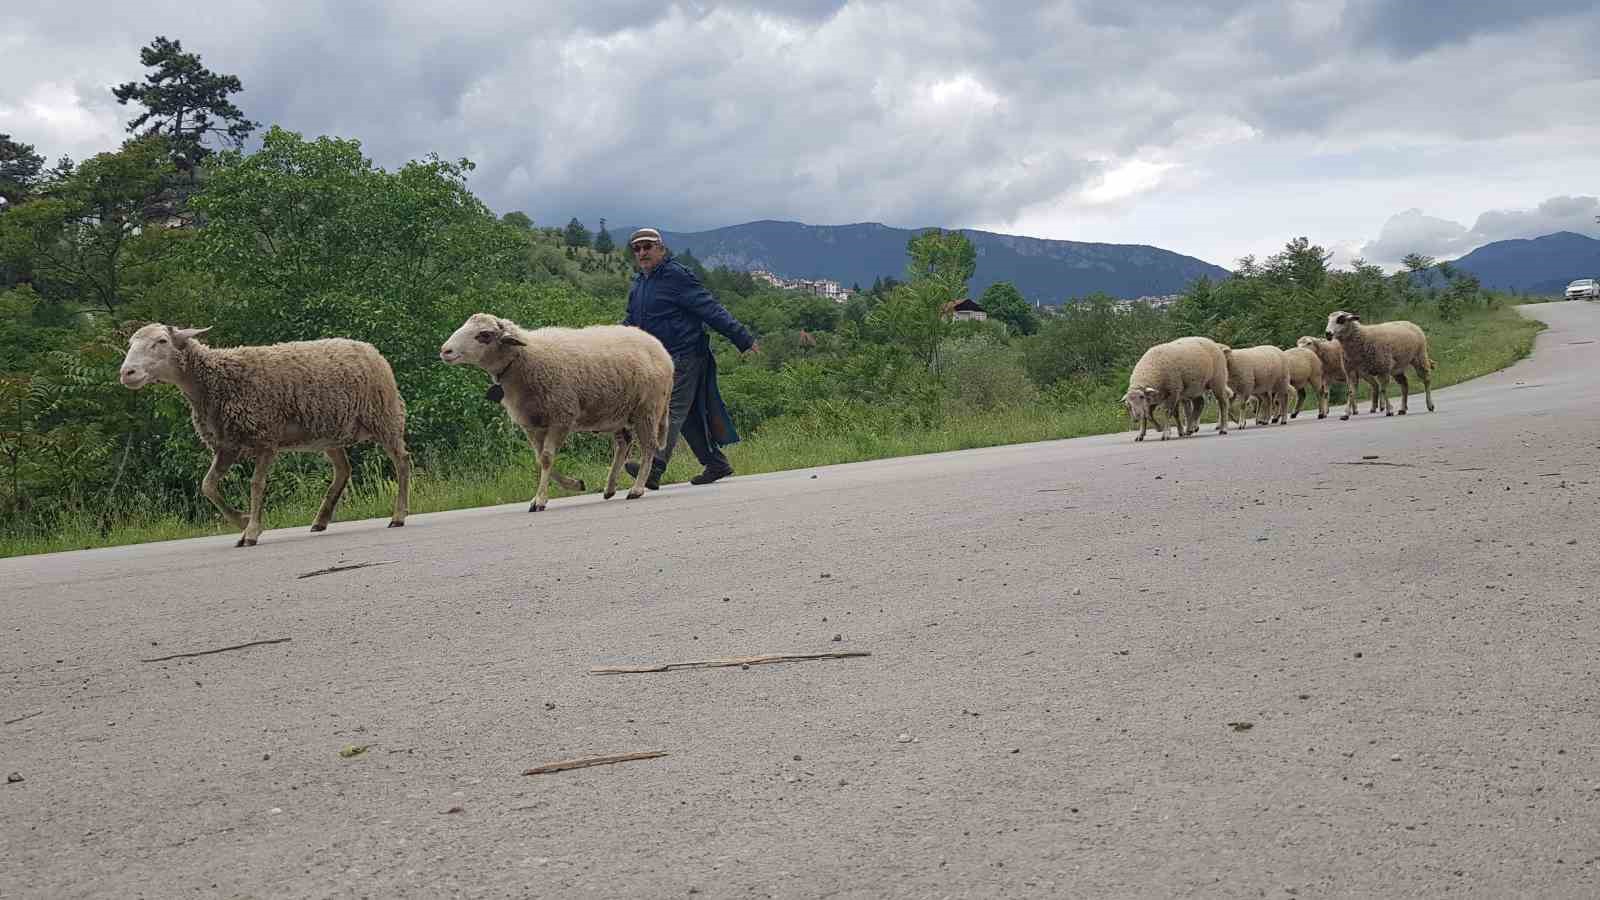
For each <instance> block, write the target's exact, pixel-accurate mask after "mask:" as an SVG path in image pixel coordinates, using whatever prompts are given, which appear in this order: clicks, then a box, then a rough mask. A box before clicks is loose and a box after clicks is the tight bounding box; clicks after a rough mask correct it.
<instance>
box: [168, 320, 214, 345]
mask: <svg viewBox="0 0 1600 900" xmlns="http://www.w3.org/2000/svg"><path fill="white" fill-rule="evenodd" d="M210 330H211V326H210V325H207V326H206V327H204V328H173V327H172V326H171V325H168V326H167V335H168V336H169V337H171V338H172V346H174V347H182V346H183V345H184V344H187V343H189V339H190V338H195V337H199V336H200V335H202V334H205V333H206V332H208V331H210Z"/></svg>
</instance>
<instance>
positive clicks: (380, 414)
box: [120, 322, 411, 547]
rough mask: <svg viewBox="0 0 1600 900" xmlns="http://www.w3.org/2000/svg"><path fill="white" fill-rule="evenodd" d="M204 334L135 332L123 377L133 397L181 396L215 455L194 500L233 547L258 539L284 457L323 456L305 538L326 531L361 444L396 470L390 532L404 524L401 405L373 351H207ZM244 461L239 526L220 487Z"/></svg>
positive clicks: (331, 342) (339, 343) (300, 347)
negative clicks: (212, 515)
mask: <svg viewBox="0 0 1600 900" xmlns="http://www.w3.org/2000/svg"><path fill="white" fill-rule="evenodd" d="M209 330H210V329H209V328H173V327H172V326H170V325H163V324H161V323H159V322H156V323H152V324H149V325H146V326H144V327H143V328H140V329H139V330H138V331H136V332H134V334H133V336H132V337H131V338H129V340H128V355H127V356H126V357H125V358H124V359H123V360H122V370H121V376H120V377H121V381H122V383H123V384H124V385H125V386H127V387H129V388H131V389H133V390H139V389H140V388H142V387H144V386H145V385H147V384H173V385H177V387H178V389H179V390H181V391H183V395H184V397H185V398H186V399H187V400H188V401H189V412H190V419H191V421H193V422H194V430H195V433H196V434H198V435H199V436H200V440H202V441H204V442H205V444H206V446H207V447H209V448H210V449H211V451H212V453H213V454H214V455H213V457H212V460H211V468H210V470H209V471H207V472H206V476H205V480H204V481H202V482H201V485H200V492H201V493H202V494H204V495H205V497H206V499H207V500H210V501H211V503H212V504H213V505H215V506H216V507H217V509H218V510H219V511H220V512H221V513H222V516H223V518H225V519H227V520H228V522H230V523H231V524H232V525H233V526H234V527H236V528H239V529H241V530H242V531H243V534H242V535H241V536H240V538H239V542H238V544H236V545H235V546H239V547H250V546H254V545H255V543H256V541H257V540H258V539H259V538H260V537H261V528H262V518H261V503H262V498H263V496H264V495H265V492H266V489H267V474H268V472H270V471H271V470H272V463H273V460H275V459H276V458H277V455H278V454H279V453H281V452H284V451H289V450H302V451H320V452H322V453H324V454H326V455H327V457H328V460H329V461H330V462H332V463H333V483H332V484H331V485H329V486H328V493H327V494H326V495H325V496H324V497H323V498H322V507H321V508H320V509H319V510H318V511H317V518H316V520H315V521H314V522H313V523H312V525H311V530H312V531H323V530H325V529H327V527H328V522H329V521H330V520H331V519H332V518H333V508H334V506H335V505H336V504H337V503H338V502H339V496H340V495H341V494H343V493H344V488H345V484H346V483H347V482H348V481H349V480H350V457H349V455H348V454H347V453H346V452H345V448H346V447H349V446H351V445H353V444H358V443H361V442H363V441H373V442H375V443H377V444H378V445H379V446H381V447H383V450H384V452H385V453H387V454H388V455H389V459H390V460H391V461H392V462H393V463H394V472H395V482H396V491H395V498H394V513H393V516H392V517H391V518H390V520H389V527H390V528H398V527H400V526H402V525H404V524H405V523H406V507H407V504H408V502H409V497H410V481H411V456H410V454H409V453H408V452H407V451H406V441H405V428H406V405H405V401H403V400H402V399H401V398H400V390H399V388H398V387H397V386H396V385H395V380H394V372H393V370H392V369H390V368H389V362H388V360H385V359H384V358H383V355H382V354H380V353H379V352H378V350H377V348H375V347H373V346H372V345H371V344H367V343H363V342H361V341H352V340H347V339H344V338H327V339H324V340H318V341H294V342H291V343H284V344H271V345H268V346H259V347H226V348H219V347H208V346H206V345H205V344H203V343H201V342H200V341H199V340H197V338H198V337H199V336H200V335H202V334H205V333H206V332H207V331H209ZM251 458H253V459H255V462H256V470H255V475H254V477H252V478H251V479H250V514H249V516H248V518H246V517H245V516H243V515H241V514H240V513H239V512H238V511H237V510H235V509H233V508H232V507H230V506H228V503H227V501H226V500H224V499H223V496H222V491H221V489H220V487H219V485H220V483H221V481H222V477H223V475H225V474H226V473H227V471H228V468H229V467H230V466H232V465H233V464H234V462H236V461H238V460H240V459H251Z"/></svg>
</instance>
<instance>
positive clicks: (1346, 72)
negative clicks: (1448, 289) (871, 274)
mask: <svg viewBox="0 0 1600 900" xmlns="http://www.w3.org/2000/svg"><path fill="white" fill-rule="evenodd" d="M1482 6H1483V7H1484V8H1483V9H1479V8H1478V7H1479V4H1470V5H1468V4H1452V3H1420V4H1419V3H1400V2H1398V0H1396V2H1380V0H1347V2H1344V3H1342V4H1341V3H1336V2H1330V3H1311V2H1304V3H1288V4H1286V3H1277V2H1271V0H1191V2H1188V3H1185V4H1181V5H1179V6H1176V7H1175V6H1173V5H1171V4H1166V3H1156V2H1132V0H1115V2H1113V0H1078V2H1071V3H1055V4H1041V5H1039V6H1036V7H1032V8H1023V9H1020V10H1010V9H1008V10H1006V11H1005V12H1004V14H1002V13H1000V12H998V11H996V10H995V9H994V8H992V7H990V6H988V5H985V4H976V3H971V2H967V0H924V2H893V0H875V2H856V0H851V2H845V0H801V2H779V0H747V2H726V3H721V2H688V3H670V2H660V0H590V2H578V0H560V2H550V3H541V4H525V5H520V6H519V5H515V4H513V5H509V6H508V5H506V4H503V3H501V2H499V0H453V2H451V3H448V4H426V3H407V2H401V0H358V2H352V3H326V2H319V0H283V2H280V3H278V4H264V3H246V2H243V0H237V2H224V3H221V4H216V5H213V7H210V8H209V11H208V12H207V14H206V15H200V16H197V15H195V14H194V12H193V6H192V4H180V3H177V2H175V0H149V2H147V3H143V4H139V5H137V7H130V6H129V5H127V4H115V3H111V2H110V0H91V2H86V3H79V4H70V5H69V4H55V5H34V6H31V7H28V8H27V10H26V11H24V12H22V13H20V14H19V13H12V14H11V18H14V19H17V20H18V27H17V29H16V30H15V35H16V36H15V37H11V38H8V37H6V36H5V35H0V131H9V132H11V133H13V134H14V135H16V136H17V137H18V138H19V139H22V140H27V141H30V142H33V143H35V144H37V145H38V146H39V147H40V149H41V150H43V151H45V152H47V153H48V154H50V155H51V156H52V157H53V156H54V155H57V154H59V153H61V152H72V153H74V155H78V156H82V155H86V153H87V152H93V150H97V149H106V148H108V147H110V146H113V145H114V143H115V141H116V140H117V138H118V137H119V135H120V129H121V122H122V121H123V120H125V119H126V118H128V110H126V109H123V108H119V107H117V106H116V105H115V103H114V102H113V101H111V100H110V96H109V86H110V85H111V84H114V83H116V82H118V81H122V80H127V79H130V78H134V77H137V76H139V75H140V74H142V73H141V72H140V70H139V67H138V65H137V53H138V47H139V45H141V44H143V43H145V42H147V41H148V40H149V39H150V38H151V37H153V36H154V35H155V34H158V33H161V34H167V35H169V36H173V37H178V38H181V39H182V40H183V41H184V44H185V46H186V47H187V48H188V49H191V50H197V51H199V52H201V53H202V54H204V57H205V60H206V63H207V64H208V65H210V66H212V67H213V68H215V69H218V70H220V71H225V72H232V73H235V74H238V75H239V76H240V77H241V79H243V81H244V84H245V88H246V90H245V93H244V94H243V95H242V96H241V97H240V98H239V102H240V105H241V106H242V107H243V108H244V110H245V112H246V113H247V114H248V115H250V116H251V117H252V118H255V119H258V120H261V121H263V122H266V123H276V124H281V125H283V126H284V127H287V128H290V129H292V130H296V131H300V132H302V133H305V134H307V135H308V136H315V135H319V134H334V135H339V136H344V137H353V138H358V139H360V140H361V141H362V145H363V148H364V150H365V151H366V152H367V153H368V154H369V155H370V156H372V157H373V158H374V159H375V160H376V161H377V162H378V163H379V164H381V165H384V166H387V167H393V166H396V165H399V164H400V163H402V162H404V161H405V160H407V159H412V158H416V157H420V156H422V155H424V154H426V153H428V152H438V153H439V154H440V155H441V156H445V157H450V158H453V157H459V156H466V157H469V158H471V159H473V160H474V161H476V162H477V163H478V170H477V171H476V173H475V174H474V178H473V187H474V189H475V190H476V191H477V192H478V193H479V194H480V196H482V197H483V198H484V199H485V200H486V201H487V202H488V203H489V204H490V205H491V206H493V207H495V208H496V209H498V210H502V211H504V210H509V209H522V210H525V211H527V212H528V213H529V214H531V215H532V216H533V217H534V218H535V219H536V220H537V221H540V222H546V223H557V224H559V223H561V222H564V221H565V220H566V219H567V217H568V216H571V215H578V216H579V217H581V218H584V219H586V220H589V221H590V222H591V224H592V223H593V220H594V219H597V218H598V217H599V216H602V215H604V216H606V217H608V218H609V219H611V220H613V221H635V222H637V221H654V222H659V223H661V224H662V225H663V226H666V227H671V228H678V229H693V228H701V227H708V226H715V225H723V224H729V223H732V222H738V221H746V220H749V219H755V218H793V219H802V220H806V221H813V222H826V223H836V222H850V221H866V220H878V221H884V222H887V223H889V224H895V225H924V224H943V225H952V226H960V225H973V224H979V223H1000V222H1008V221H1016V220H1019V219H1021V218H1022V217H1024V215H1025V214H1026V213H1027V211H1029V210H1038V209H1041V208H1049V209H1053V210H1055V211H1056V214H1055V215H1056V218H1055V219H1054V220H1053V221H1059V222H1064V223H1067V225H1066V226H1063V227H1067V228H1069V229H1072V230H1073V231H1074V232H1075V233H1074V234H1071V235H1068V234H1063V235H1061V236H1077V237H1084V238H1087V239H1094V235H1092V234H1080V233H1076V232H1077V231H1078V230H1080V229H1082V228H1085V227H1087V226H1085V225H1081V224H1074V223H1081V222H1086V221H1089V220H1088V219H1086V218H1085V217H1088V216H1091V215H1100V213H1099V212H1097V211H1098V210H1103V209H1105V208H1107V207H1108V205H1110V206H1112V207H1115V208H1117V209H1125V210H1130V211H1132V210H1137V211H1139V212H1138V213H1137V214H1138V215H1139V216H1141V217H1142V218H1141V221H1143V222H1145V223H1146V225H1145V228H1146V230H1148V231H1149V232H1151V233H1153V234H1159V233H1162V232H1161V230H1160V229H1161V223H1162V222H1163V221H1168V220H1171V221H1177V220H1176V219H1173V218H1172V216H1171V213H1172V210H1170V209H1167V208H1164V207H1165V206H1167V205H1170V204H1168V203H1167V202H1166V201H1165V200H1164V196H1163V193H1164V191H1166V190H1168V189H1169V188H1170V186H1171V185H1174V184H1177V183H1180V182H1181V183H1183V184H1185V185H1186V186H1187V189H1188V190H1190V191H1194V192H1196V193H1194V194H1192V195H1190V196H1188V198H1187V199H1186V203H1187V204H1188V205H1190V206H1191V207H1192V206H1193V205H1194V204H1195V203H1197V202H1198V203H1204V204H1208V205H1211V206H1213V207H1214V208H1215V214H1214V216H1213V218H1215V219H1216V220H1218V221H1219V222H1221V221H1224V220H1227V219H1228V218H1229V217H1228V215H1227V211H1228V208H1229V205H1230V203H1231V199H1230V198H1231V197H1233V196H1236V195H1237V194H1238V193H1239V192H1240V191H1241V190H1242V189H1244V188H1246V187H1248V188H1252V189H1255V190H1256V191H1257V192H1258V193H1265V194H1270V195H1273V196H1281V197H1283V198H1285V199H1284V200H1283V201H1282V202H1283V209H1282V212H1281V215H1282V216H1283V217H1284V219H1285V224H1283V225H1281V226H1280V225H1277V224H1272V225H1271V226H1270V227H1262V226H1257V227H1253V228H1250V229H1248V230H1246V229H1245V228H1244V227H1243V226H1242V225H1240V226H1230V227H1234V228H1236V233H1237V234H1239V235H1240V237H1239V238H1237V239H1236V240H1237V241H1238V242H1239V243H1240V246H1238V247H1237V248H1236V249H1234V248H1233V247H1232V246H1230V248H1229V250H1228V252H1227V256H1226V258H1231V257H1232V256H1237V255H1242V254H1243V253H1245V252H1260V251H1259V249H1258V248H1257V247H1256V246H1254V245H1253V244H1252V245H1245V242H1247V241H1256V240H1258V238H1256V237H1255V234H1256V232H1260V231H1272V232H1276V231H1279V230H1282V231H1284V232H1285V234H1286V235H1287V233H1288V232H1289V231H1294V232H1295V233H1300V231H1301V230H1302V229H1303V228H1305V224H1306V219H1307V216H1308V212H1307V211H1308V210H1310V209H1313V208H1316V207H1321V206H1327V207H1333V206H1335V205H1337V202H1338V201H1337V199H1327V200H1315V199H1313V200H1312V202H1309V203H1307V202H1295V201H1292V200H1291V199H1289V198H1292V197H1293V196H1294V195H1295V194H1296V193H1297V192H1301V193H1303V192H1307V191H1311V192H1315V191H1317V190H1318V189H1319V187H1318V186H1319V184H1321V183H1323V182H1324V181H1325V180H1326V179H1328V178H1329V177H1330V175H1336V176H1337V177H1339V178H1340V179H1343V181H1342V182H1341V183H1342V184H1344V185H1346V186H1348V185H1349V184H1351V183H1352V179H1366V182H1365V183H1377V182H1378V180H1380V179H1382V178H1385V177H1399V175H1398V173H1404V174H1405V177H1407V178H1409V179H1411V180H1412V183H1414V184H1417V185H1425V184H1430V183H1436V182H1435V181H1430V179H1438V178H1443V177H1446V176H1450V177H1456V178H1460V177H1461V176H1462V174H1463V173H1470V172H1471V171H1472V170H1473V167H1474V165H1475V163H1474V161H1473V158H1474V157H1475V156H1478V155H1481V153H1480V152H1479V150H1472V151H1465V150H1462V151H1459V152H1458V148H1466V147H1472V148H1486V147H1490V146H1493V147H1494V148H1496V149H1495V153H1496V154H1497V159H1500V160H1503V161H1504V162H1505V163H1506V164H1507V165H1511V166H1513V167H1514V166H1517V165H1530V166H1531V165H1533V164H1534V163H1535V162H1539V161H1541V155H1543V154H1547V153H1549V152H1550V151H1549V149H1548V148H1551V147H1570V148H1574V151H1573V152H1577V148H1582V147H1584V146H1593V142H1594V140H1595V139H1597V138H1600V134H1597V133H1596V129H1597V127H1600V126H1596V125H1592V124H1587V123H1586V121H1585V119H1584V118H1583V116H1586V115H1587V111H1588V110H1592V109H1594V108H1595V106H1596V104H1595V100H1596V99H1597V97H1596V93H1597V92H1596V89H1595V87H1594V84H1595V83H1594V82H1593V81H1592V80H1585V79H1584V78H1583V77H1581V76H1580V75H1579V74H1575V73H1580V72H1581V71H1582V70H1581V66H1582V65H1583V63H1584V61H1586V60H1587V59H1590V58H1592V48H1593V47H1594V46H1596V45H1600V15H1597V14H1596V13H1594V12H1591V11H1589V10H1588V9H1587V7H1584V6H1580V5H1578V4H1574V3H1568V2H1564V0H1562V2H1550V3H1538V4H1522V5H1520V6H1516V7H1515V8H1513V7H1512V6H1511V5H1506V4H1499V5H1495V4H1482ZM1469 7H1470V8H1469ZM1501 7H1504V8H1501ZM1424 8H1425V9H1424ZM1419 9H1421V10H1423V11H1422V12H1418V10H1419ZM1486 67H1487V68H1488V69H1490V70H1492V72H1493V77H1494V83H1495V84H1496V85H1498V87H1497V88H1496V89H1494V90H1477V91H1468V90H1466V89H1465V88H1464V86H1465V85H1469V84H1478V83H1481V77H1482V76H1483V75H1484V72H1485V69H1486ZM1580 111H1581V112H1582V115H1579V112H1580ZM1307 148H1315V149H1314V150H1308V149H1307ZM1230 160H1231V162H1230ZM1243 160H1248V161H1249V164H1248V165H1246V164H1244V163H1243V162H1242V161H1243ZM1130 167H1131V168H1130ZM1129 171H1135V172H1144V173H1151V172H1155V173H1165V174H1158V175H1154V176H1150V177H1146V178H1143V179H1142V180H1141V179H1140V178H1130V177H1126V175H1127V173H1128V172H1129ZM1119 178H1120V179H1121V180H1119ZM1529 180H1530V183H1531V182H1532V181H1533V179H1529ZM1586 187H1587V185H1583V184H1572V185H1570V186H1567V185H1551V186H1549V187H1543V188H1540V189H1539V192H1538V193H1533V194H1530V195H1529V197H1528V200H1529V201H1530V202H1531V201H1532V199H1533V198H1536V197H1539V196H1549V195H1550V194H1553V193H1556V192H1558V191H1560V190H1583V189H1585V188H1586ZM1342 193H1346V194H1349V193H1352V192H1350V191H1348V190H1344V191H1343V192H1342ZM1107 198H1113V199H1107ZM1425 199H1426V198H1425V197H1422V196H1419V197H1417V198H1415V199H1411V198H1408V199H1405V200H1402V201H1399V202H1395V201H1393V200H1390V201H1388V202H1385V203H1384V204H1383V205H1382V206H1380V207H1379V208H1383V209H1393V208H1395V207H1396V206H1399V205H1402V204H1404V205H1407V206H1419V207H1423V208H1425V207H1426V206H1427V205H1428V204H1427V203H1425V202H1422V201H1423V200H1425ZM1350 202H1354V201H1350ZM1499 205H1505V204H1504V202H1503V201H1495V202H1490V201H1488V200H1487V199H1486V201H1485V202H1484V203H1482V204H1481V205H1480V207H1479V208H1488V207H1490V206H1499ZM1376 212H1377V210H1376V209H1372V210H1370V211H1369V213H1368V217H1369V218H1371V217H1372V216H1373V215H1374V214H1376ZM1130 214H1131V213H1130ZM1259 214H1260V213H1259V212H1256V211H1253V212H1252V215H1259ZM1417 215H1418V217H1420V218H1419V219H1418V220H1416V221H1413V220H1410V219H1406V220H1403V221H1402V222H1401V223H1400V224H1398V225H1396V226H1395V228H1396V229H1404V228H1410V229H1413V232H1415V233H1412V232H1405V233H1403V234H1401V237H1397V238H1396V239H1395V240H1400V239H1402V238H1403V239H1405V240H1424V239H1426V240H1428V241H1431V242H1432V243H1433V244H1434V245H1438V246H1444V245H1448V244H1449V242H1450V241H1453V240H1470V239H1472V238H1471V237H1470V235H1471V234H1473V233H1475V229H1465V230H1466V231H1467V232H1468V233H1469V237H1468V238H1461V237H1459V236H1452V235H1451V234H1448V233H1446V232H1447V231H1448V229H1443V228H1442V227H1436V226H1433V225H1430V224H1429V223H1428V222H1426V221H1422V220H1424V219H1426V217H1423V216H1421V214H1420V213H1418V214H1417ZM1350 218H1351V216H1349V215H1345V216H1343V217H1342V218H1340V219H1338V220H1337V221H1338V222H1339V223H1343V222H1345V221H1347V220H1348V219H1350ZM1330 221H1332V220H1330ZM1310 224H1315V220H1312V221H1311V223H1310ZM1375 225H1376V220H1375V219H1372V222H1371V224H1369V225H1366V226H1361V227H1360V229H1359V230H1357V231H1354V232H1352V231H1348V230H1347V231H1344V232H1342V233H1339V234H1332V235H1328V236H1326V237H1324V238H1322V239H1323V240H1325V241H1327V242H1328V243H1330V244H1331V243H1333V242H1334V241H1336V240H1342V241H1345V242H1351V243H1353V242H1354V240H1355V239H1354V237H1353V235H1360V234H1368V235H1370V234H1371V233H1372V231H1373V230H1375V229H1374V227H1373V226H1375ZM1217 227H1220V226H1217ZM1337 227H1341V228H1344V227H1347V226H1345V225H1343V224H1339V225H1338V226H1337ZM1456 227H1458V228H1461V227H1463V226H1456ZM1484 227H1485V228H1488V229H1489V230H1491V231H1492V230H1493V228H1494V227H1496V226H1494V225H1493V223H1492V222H1491V223H1489V224H1488V225H1485V226H1484ZM1305 230H1310V229H1309V228H1306V229H1305ZM1192 232H1193V229H1184V230H1181V231H1180V232H1179V233H1181V234H1190V233H1192ZM1385 233H1386V234H1387V233H1388V230H1387V229H1386V232H1385ZM1396 233H1397V234H1400V232H1399V231H1397V232H1396ZM1246 234H1248V235H1249V237H1245V236H1244V235H1246ZM1152 240H1153V238H1152ZM1280 242H1281V241H1280ZM1389 243H1392V242H1389V241H1388V239H1387V238H1386V237H1380V238H1379V240H1378V241H1375V242H1373V245H1375V246H1377V247H1378V249H1380V250H1383V249H1385V248H1387V246H1388V245H1389ZM1408 252H1409V251H1408Z"/></svg>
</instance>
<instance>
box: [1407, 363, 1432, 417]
mask: <svg viewBox="0 0 1600 900" xmlns="http://www.w3.org/2000/svg"><path fill="white" fill-rule="evenodd" d="M1411 367H1412V368H1413V369H1416V370H1417V377H1418V378H1421V379H1422V397H1423V399H1424V400H1427V401H1428V412H1433V379H1431V378H1429V377H1428V364H1427V362H1426V361H1424V360H1418V361H1417V362H1414V363H1412V364H1411Z"/></svg>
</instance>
